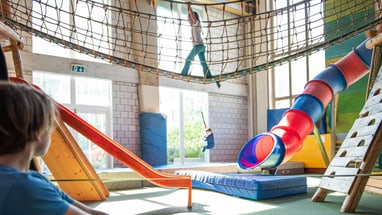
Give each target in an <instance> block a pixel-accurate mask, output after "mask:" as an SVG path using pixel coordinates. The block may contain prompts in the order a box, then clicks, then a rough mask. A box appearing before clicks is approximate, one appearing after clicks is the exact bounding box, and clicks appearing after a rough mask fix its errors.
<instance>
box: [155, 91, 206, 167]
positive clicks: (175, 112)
mask: <svg viewBox="0 0 382 215" xmlns="http://www.w3.org/2000/svg"><path fill="white" fill-rule="evenodd" d="M159 95H160V96H159V98H160V112H161V113H164V114H165V115H166V121H167V155H168V156H167V158H168V162H169V163H190V162H202V161H204V160H205V158H204V154H203V153H202V152H201V149H202V147H203V145H204V144H205V143H204V133H205V125H204V122H203V117H204V120H205V121H206V124H207V125H208V121H207V119H208V114H207V113H208V109H207V108H208V94H207V93H203V92H197V91H191V90H180V89H175V88H168V87H160V88H159ZM207 152H208V150H207Z"/></svg>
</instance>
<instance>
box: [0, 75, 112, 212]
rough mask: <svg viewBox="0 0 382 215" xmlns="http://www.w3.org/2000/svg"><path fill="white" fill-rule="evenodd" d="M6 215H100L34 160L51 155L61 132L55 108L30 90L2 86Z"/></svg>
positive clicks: (2, 202)
mask: <svg viewBox="0 0 382 215" xmlns="http://www.w3.org/2000/svg"><path fill="white" fill-rule="evenodd" d="M0 98H1V102H0V181H1V183H0V214H12V215H22V214H44V215H49V214H77V215H80V214H94V215H105V214H106V213H104V212H101V211H97V210H94V209H93V208H90V207H88V206H86V205H84V204H82V203H81V202H79V201H76V200H74V199H72V198H71V197H69V196H68V195H66V194H65V193H64V192H62V191H61V190H60V189H59V188H58V187H56V186H55V185H54V184H52V183H51V182H50V181H49V180H48V179H46V178H45V177H44V176H43V175H41V174H40V173H39V172H37V171H32V170H29V167H30V163H31V160H32V159H33V157H37V156H43V155H45V154H46V152H47V151H48V148H49V146H50V142H51V134H52V132H53V130H54V129H55V127H56V123H57V122H56V120H57V118H58V111H57V109H56V104H55V102H54V101H53V100H52V99H50V98H49V96H47V95H46V94H44V93H43V92H41V91H38V90H35V89H34V88H32V87H31V86H29V85H27V84H12V83H10V82H8V81H0Z"/></svg>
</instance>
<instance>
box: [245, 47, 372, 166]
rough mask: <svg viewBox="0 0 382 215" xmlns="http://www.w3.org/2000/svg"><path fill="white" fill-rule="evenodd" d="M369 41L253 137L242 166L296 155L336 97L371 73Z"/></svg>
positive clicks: (278, 161)
mask: <svg viewBox="0 0 382 215" xmlns="http://www.w3.org/2000/svg"><path fill="white" fill-rule="evenodd" d="M367 42H368V40H365V41H364V42H363V43H362V44H360V45H359V46H357V47H356V48H355V49H353V50H352V51H351V52H350V53H349V54H348V55H346V56H345V57H343V58H342V59H341V60H339V61H338V62H336V63H335V64H331V65H329V67H327V68H326V69H325V70H324V71H322V72H321V73H319V74H318V75H317V76H316V77H314V78H313V79H312V80H311V81H309V82H308V83H307V84H306V85H305V88H304V91H303V93H302V94H301V95H299V96H298V97H297V98H296V99H295V101H294V104H293V105H292V107H291V108H290V109H289V110H287V111H286V112H285V113H284V115H283V117H282V119H281V121H280V122H279V123H278V124H277V125H276V126H274V127H273V128H272V129H271V131H269V132H265V133H261V134H259V135H257V136H255V137H253V138H252V139H250V140H249V141H248V142H247V143H246V144H245V145H244V146H243V148H242V149H241V151H240V153H239V156H238V164H239V167H240V168H242V169H252V168H255V167H263V168H274V167H277V166H278V165H280V164H282V163H285V162H286V161H288V160H289V159H290V158H291V157H293V155H295V154H296V153H297V152H298V151H299V150H300V149H301V148H302V143H303V141H304V139H305V138H306V137H307V135H308V134H310V133H311V132H312V129H313V127H314V124H315V123H316V122H317V120H319V119H320V118H321V117H322V115H323V113H324V110H325V108H326V106H327V105H328V104H329V102H330V101H331V100H332V99H333V98H334V96H335V95H336V94H337V93H339V92H341V91H343V90H344V89H346V88H347V87H349V86H350V85H352V84H353V83H354V82H356V81H358V80H359V79H360V78H362V77H363V76H364V75H365V74H367V73H368V72H369V67H370V64H371V58H372V49H368V48H367V47H366V43H367Z"/></svg>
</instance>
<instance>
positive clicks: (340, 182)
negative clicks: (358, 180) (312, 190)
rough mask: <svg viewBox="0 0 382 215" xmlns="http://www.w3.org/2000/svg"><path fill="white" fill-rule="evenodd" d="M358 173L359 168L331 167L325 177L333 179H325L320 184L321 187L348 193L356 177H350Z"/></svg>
mask: <svg viewBox="0 0 382 215" xmlns="http://www.w3.org/2000/svg"><path fill="white" fill-rule="evenodd" d="M358 172H359V169H358V168H345V167H332V166H329V167H328V169H327V170H326V172H325V176H333V177H323V178H322V179H321V182H320V187H322V188H325V189H328V190H332V191H337V192H341V193H348V192H349V190H350V188H351V186H352V185H353V182H354V176H348V175H355V174H358ZM341 175H344V176H341Z"/></svg>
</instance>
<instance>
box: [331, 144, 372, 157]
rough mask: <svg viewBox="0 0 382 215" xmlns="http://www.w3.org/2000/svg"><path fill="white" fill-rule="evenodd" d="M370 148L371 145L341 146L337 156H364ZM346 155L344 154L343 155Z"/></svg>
mask: <svg viewBox="0 0 382 215" xmlns="http://www.w3.org/2000/svg"><path fill="white" fill-rule="evenodd" d="M368 149H369V146H358V147H348V148H343V147H341V148H340V149H339V150H338V152H337V154H336V156H339V157H345V156H346V157H361V158H363V157H364V156H365V155H366V153H367V151H368ZM342 155H344V156H342Z"/></svg>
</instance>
